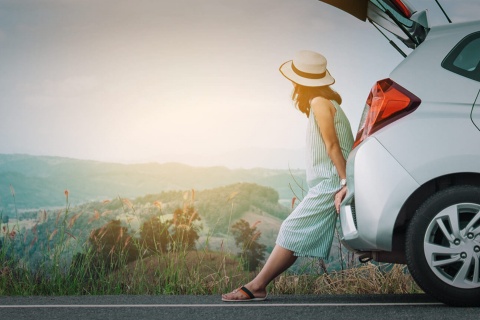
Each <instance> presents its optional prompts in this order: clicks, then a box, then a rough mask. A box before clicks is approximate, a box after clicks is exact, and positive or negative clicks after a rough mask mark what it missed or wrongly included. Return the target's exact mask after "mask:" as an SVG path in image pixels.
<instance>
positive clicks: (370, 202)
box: [340, 137, 419, 251]
mask: <svg viewBox="0 0 480 320" xmlns="http://www.w3.org/2000/svg"><path fill="white" fill-rule="evenodd" d="M347 181H348V182H347V183H348V195H347V196H346V198H345V201H344V202H343V206H342V212H341V214H340V222H341V224H342V232H343V238H344V240H346V241H347V242H348V246H349V247H353V248H355V249H356V250H360V251H368V250H387V251H388V250H391V247H392V238H391V234H392V231H393V228H394V225H395V221H396V215H395V214H392V212H396V211H398V209H399V208H400V207H401V206H402V204H403V203H404V201H405V200H406V199H407V198H408V197H409V196H410V192H411V190H412V189H416V188H418V186H419V185H418V183H417V182H416V181H415V180H414V179H413V178H412V177H411V176H410V175H409V173H408V172H407V171H406V170H405V169H404V168H403V167H402V166H401V165H400V163H398V161H396V160H395V159H394V158H393V157H392V155H391V154H390V153H389V152H388V150H386V149H385V148H384V147H383V146H382V144H381V143H380V142H379V141H378V140H377V139H376V138H373V137H370V138H367V139H366V140H365V141H364V142H362V144H361V148H360V147H359V148H356V149H355V150H353V151H352V153H351V154H350V156H349V159H348V165H347ZM391 181H395V182H396V183H395V184H392V183H391ZM353 199H354V204H353ZM352 206H354V208H352ZM352 211H354V212H357V213H361V214H357V215H356V222H357V230H355V229H354V228H352V225H351V220H352V219H354V218H353V217H351V216H352ZM348 220H350V221H348ZM349 222H350V223H349ZM344 225H345V226H346V227H347V228H344V227H343V226H344Z"/></svg>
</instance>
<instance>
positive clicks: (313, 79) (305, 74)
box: [280, 50, 335, 87]
mask: <svg viewBox="0 0 480 320" xmlns="http://www.w3.org/2000/svg"><path fill="white" fill-rule="evenodd" d="M280 72H281V73H282V74H283V75H284V76H285V77H286V78H287V79H289V80H291V81H293V82H295V83H298V84H299V85H302V86H306V87H321V86H329V85H331V84H333V83H334V82H335V79H334V78H333V77H332V76H331V75H330V72H328V70H327V59H325V57H324V56H322V55H321V54H319V53H316V52H313V51H308V50H302V51H299V52H297V53H296V54H295V56H294V57H293V60H290V61H287V62H285V63H284V64H282V65H281V66H280Z"/></svg>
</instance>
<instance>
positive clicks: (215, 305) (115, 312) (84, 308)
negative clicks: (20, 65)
mask: <svg viewBox="0 0 480 320" xmlns="http://www.w3.org/2000/svg"><path fill="white" fill-rule="evenodd" d="M479 316H480V309H476V308H452V307H448V306H445V305H443V304H441V303H439V302H437V301H435V300H433V299H432V298H430V297H429V296H427V295H347V296H324V295H322V296H318V295H308V296H294V295H282V296H271V297H270V298H269V299H268V300H267V301H265V302H247V303H225V302H221V301H220V298H219V296H125V295H122V296H73V297H72V296H68V297H45V296H43V297H0V319H1V320H4V319H5V320H7V319H8V320H16V319H22V320H26V319H27V320H30V319H32V320H47V319H48V320H55V319H61V320H77V319H82V320H84V319H92V320H96V319H99V320H100V319H101V320H107V319H115V320H125V319H135V320H149V319H156V320H158V319H168V320H186V319H209V320H210V319H222V320H228V319H235V320H239V319H248V320H254V319H262V320H263V319H275V320H280V319H289V320H290V319H302V320H306V319H332V320H340V319H341V320H343V319H356V320H358V319H369V320H371V319H389V320H390V319H417V320H418V319H435V320H441V319H456V320H458V319H478V318H479Z"/></svg>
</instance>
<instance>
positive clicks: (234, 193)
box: [227, 191, 238, 202]
mask: <svg viewBox="0 0 480 320" xmlns="http://www.w3.org/2000/svg"><path fill="white" fill-rule="evenodd" d="M237 194H238V191H234V192H232V193H230V195H229V196H228V199H227V202H228V201H231V200H233V198H235V197H236V196H237Z"/></svg>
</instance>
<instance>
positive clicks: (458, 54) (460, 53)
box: [442, 32, 480, 81]
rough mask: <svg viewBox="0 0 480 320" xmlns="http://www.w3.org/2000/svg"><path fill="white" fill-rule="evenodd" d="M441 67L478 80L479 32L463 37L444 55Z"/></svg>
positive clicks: (479, 57) (479, 59)
mask: <svg viewBox="0 0 480 320" xmlns="http://www.w3.org/2000/svg"><path fill="white" fill-rule="evenodd" d="M442 67H444V68H445V69H447V70H450V71H452V72H455V73H457V74H459V75H462V76H464V77H467V78H470V79H473V80H476V81H480V32H475V33H472V34H470V35H468V36H466V37H465V38H463V39H462V40H461V41H460V42H459V43H458V44H457V45H456V46H455V47H454V48H453V50H452V51H451V52H450V53H449V54H448V55H447V56H446V57H445V59H444V60H443V62H442Z"/></svg>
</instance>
